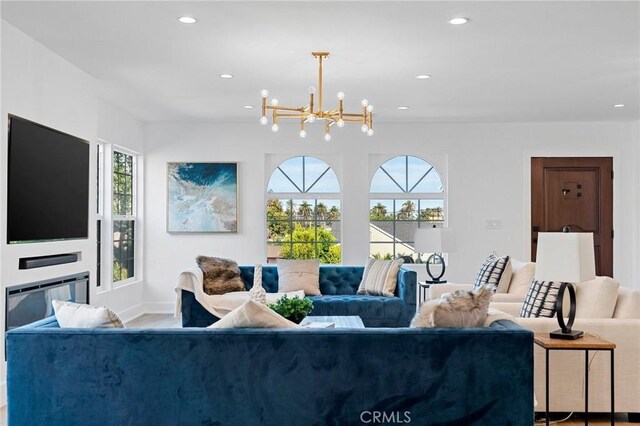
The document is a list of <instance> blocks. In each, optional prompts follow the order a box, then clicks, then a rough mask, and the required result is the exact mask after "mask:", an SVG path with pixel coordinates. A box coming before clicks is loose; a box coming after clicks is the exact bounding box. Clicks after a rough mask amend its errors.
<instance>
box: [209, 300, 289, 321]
mask: <svg viewBox="0 0 640 426" xmlns="http://www.w3.org/2000/svg"><path fill="white" fill-rule="evenodd" d="M299 327H300V326H299V325H298V324H295V323H293V322H291V321H289V320H288V319H286V318H284V317H283V316H281V315H279V314H277V313H276V312H275V311H274V310H273V309H271V308H269V307H267V305H263V304H262V303H258V302H255V301H253V300H247V301H246V302H244V303H243V304H242V305H240V306H239V307H237V308H236V309H234V310H233V311H231V312H229V313H228V314H227V315H225V316H224V317H223V318H221V319H220V321H218V322H215V323H213V324H211V325H210V326H209V327H208V328H299Z"/></svg>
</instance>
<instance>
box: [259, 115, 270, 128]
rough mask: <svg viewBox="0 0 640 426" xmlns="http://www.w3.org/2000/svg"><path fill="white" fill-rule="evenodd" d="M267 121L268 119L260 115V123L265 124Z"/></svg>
mask: <svg viewBox="0 0 640 426" xmlns="http://www.w3.org/2000/svg"><path fill="white" fill-rule="evenodd" d="M268 122H269V120H268V119H267V117H265V116H264V115H263V116H262V117H260V124H262V125H263V126H266V125H267V123H268Z"/></svg>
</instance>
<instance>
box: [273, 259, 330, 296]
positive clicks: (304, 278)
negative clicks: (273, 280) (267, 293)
mask: <svg viewBox="0 0 640 426" xmlns="http://www.w3.org/2000/svg"><path fill="white" fill-rule="evenodd" d="M319 277H320V261H319V260H318V259H313V260H289V259H278V291H279V292H280V293H285V292H288V291H296V290H303V291H304V294H306V295H307V296H319V295H320V278H319Z"/></svg>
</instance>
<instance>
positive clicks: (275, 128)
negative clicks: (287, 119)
mask: <svg viewBox="0 0 640 426" xmlns="http://www.w3.org/2000/svg"><path fill="white" fill-rule="evenodd" d="M278 130H280V126H278V125H277V124H274V125H273V126H271V131H272V132H273V133H277V132H278Z"/></svg>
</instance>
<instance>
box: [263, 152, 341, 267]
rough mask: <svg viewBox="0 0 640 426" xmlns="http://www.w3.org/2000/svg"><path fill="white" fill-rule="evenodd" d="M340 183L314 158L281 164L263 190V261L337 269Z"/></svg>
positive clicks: (303, 158)
mask: <svg viewBox="0 0 640 426" xmlns="http://www.w3.org/2000/svg"><path fill="white" fill-rule="evenodd" d="M340 216H341V212H340V183H339V182H338V177H337V176H336V174H335V172H334V171H333V169H332V168H331V167H330V166H329V165H328V164H327V163H325V162H324V161H322V160H319V159H317V158H314V157H307V156H301V157H294V158H290V159H289V160H286V161H284V162H282V163H281V164H280V165H279V166H278V167H277V168H276V169H275V170H274V171H273V173H272V174H271V178H270V179H269V184H268V185H267V211H266V217H267V261H268V262H274V261H275V260H276V259H278V258H283V259H319V260H320V263H340V262H341V259H342V254H341V247H340V235H341V232H340Z"/></svg>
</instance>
